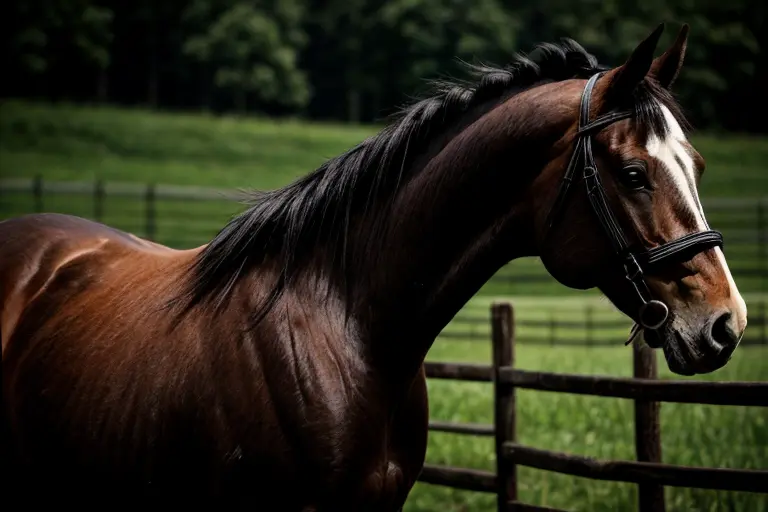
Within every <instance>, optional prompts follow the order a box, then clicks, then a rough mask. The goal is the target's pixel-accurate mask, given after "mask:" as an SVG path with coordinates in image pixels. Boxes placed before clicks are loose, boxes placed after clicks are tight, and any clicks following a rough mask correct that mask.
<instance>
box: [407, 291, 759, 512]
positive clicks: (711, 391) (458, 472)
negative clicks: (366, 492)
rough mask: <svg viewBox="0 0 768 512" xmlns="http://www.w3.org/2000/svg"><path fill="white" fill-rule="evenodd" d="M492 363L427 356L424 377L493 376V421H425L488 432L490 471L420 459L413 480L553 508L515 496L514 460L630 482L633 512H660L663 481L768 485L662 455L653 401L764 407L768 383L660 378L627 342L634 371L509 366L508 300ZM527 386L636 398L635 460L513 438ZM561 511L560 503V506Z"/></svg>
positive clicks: (509, 503)
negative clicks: (617, 373) (518, 394)
mask: <svg viewBox="0 0 768 512" xmlns="http://www.w3.org/2000/svg"><path fill="white" fill-rule="evenodd" d="M491 332H492V335H491V338H492V343H493V364H492V365H478V364H453V363H433V362H430V363H426V372H427V377H428V378H432V379H451V380H460V381H474V382H491V383H493V384H494V402H495V403H494V424H493V425H477V424H460V423H446V422H431V423H430V430H432V431H441V432H453V433H458V434H468V435H477V436H490V437H495V440H496V443H495V446H496V472H495V473H494V472H489V471H481V470H476V469H467V468H456V467H448V466H436V465H430V464H427V465H425V467H424V469H423V471H422V473H421V476H420V478H419V480H420V481H421V482H425V483H429V484H435V485H443V486H448V487H453V488H457V489H465V490H470V491H480V492H489V493H494V494H496V495H497V496H498V499H497V503H498V510H499V512H502V511H517V512H522V511H556V510H557V509H552V508H546V507H539V506H535V505H528V504H524V503H521V502H520V501H519V500H518V485H517V482H518V481H517V466H527V467H532V468H537V469H541V470H546V471H554V472H557V473H564V474H568V475H574V476H579V477H585V478H591V479H597V480H612V481H620V482H630V483H635V484H637V485H638V486H639V493H638V496H639V503H638V509H639V511H640V512H651V511H653V512H663V511H664V510H665V504H664V486H677V487H694V488H700V489H719V490H731V491H747V492H759V493H768V470H746V469H725V468H707V467H689V466H678V465H671V464H664V463H662V461H661V426H660V421H659V402H680V403H697V404H711V405H723V406H729V405H730V406H733V405H744V406H756V407H768V383H765V382H710V381H707V382H702V381H661V380H656V378H657V367H656V357H655V354H654V353H653V351H652V350H650V349H649V348H647V347H643V346H640V345H637V346H635V347H634V378H631V379H628V378H614V377H602V376H585V375H569V374H556V373H545V372H530V371H525V370H519V369H517V368H515V367H514V363H515V351H514V349H515V322H514V318H513V310H512V306H511V304H509V303H507V302H501V303H496V304H494V305H493V306H492V307H491ZM517 388H523V389H533V390H539V391H549V392H558V393H575V394H582V395H595V396H603V397H616V398H625V399H632V400H634V401H635V448H636V453H637V460H636V461H620V460H596V459H592V458H589V457H582V456H577V455H570V454H566V453H557V452H551V451H547V450H542V449H539V448H532V447H530V446H524V445H522V444H520V443H518V441H517V435H516V423H517V419H516V408H515V390H516V389H517ZM560 512H562V511H560Z"/></svg>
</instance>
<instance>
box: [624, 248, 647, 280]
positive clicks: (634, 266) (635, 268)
mask: <svg viewBox="0 0 768 512" xmlns="http://www.w3.org/2000/svg"><path fill="white" fill-rule="evenodd" d="M624 272H625V273H626V278H627V279H628V280H629V281H632V282H636V281H637V280H638V279H642V278H643V268H642V267H641V266H640V263H638V262H637V258H635V255H634V254H631V253H630V254H627V256H626V257H625V258H624Z"/></svg>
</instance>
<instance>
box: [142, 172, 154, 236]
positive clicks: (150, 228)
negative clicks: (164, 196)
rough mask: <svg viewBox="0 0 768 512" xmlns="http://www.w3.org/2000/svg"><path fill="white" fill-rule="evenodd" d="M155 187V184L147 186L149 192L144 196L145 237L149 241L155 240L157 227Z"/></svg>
mask: <svg viewBox="0 0 768 512" xmlns="http://www.w3.org/2000/svg"><path fill="white" fill-rule="evenodd" d="M155 195H156V194H155V185H154V184H153V183H150V184H149V185H147V191H146V194H145V196H144V201H145V203H146V204H145V206H146V210H145V219H144V220H145V227H144V236H146V237H147V240H152V241H154V240H155V226H156V216H157V214H156V213H157V212H156V211H155V210H156V209H155Z"/></svg>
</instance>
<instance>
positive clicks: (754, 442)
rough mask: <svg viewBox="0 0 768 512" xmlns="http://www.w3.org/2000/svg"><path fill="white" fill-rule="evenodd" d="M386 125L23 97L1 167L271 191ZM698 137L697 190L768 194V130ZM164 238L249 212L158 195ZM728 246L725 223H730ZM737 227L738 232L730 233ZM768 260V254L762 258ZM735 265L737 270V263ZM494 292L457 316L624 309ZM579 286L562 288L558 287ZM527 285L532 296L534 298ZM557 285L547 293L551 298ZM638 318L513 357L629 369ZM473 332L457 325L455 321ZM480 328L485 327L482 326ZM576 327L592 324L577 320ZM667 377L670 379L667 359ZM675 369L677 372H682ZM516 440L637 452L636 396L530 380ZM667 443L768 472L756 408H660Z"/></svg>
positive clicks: (115, 203) (475, 418)
mask: <svg viewBox="0 0 768 512" xmlns="http://www.w3.org/2000/svg"><path fill="white" fill-rule="evenodd" d="M374 132H375V127H349V126H341V125H331V124H314V123H304V122H298V121H284V122H277V121H271V120H260V119H235V118H214V117H210V116H204V115H196V114H194V115H193V114H156V113H149V112H144V111H134V110H124V109H115V108H98V109H96V108H77V107H71V106H58V107H50V106H45V105H31V104H25V103H18V102H3V103H2V104H0V172H1V173H2V177H27V178H28V177H32V176H34V175H38V174H39V175H41V176H43V177H44V178H45V179H46V180H53V181H59V180H69V181H93V180H96V179H101V180H105V181H107V182H112V181H119V182H138V183H147V182H157V183H167V184H178V185H200V186H213V187H218V188H229V187H233V188H234V187H246V188H259V189H269V188H274V187H279V186H281V185H284V184H286V183H287V182H289V181H290V180H292V179H294V178H296V177H298V176H300V175H302V174H305V173H306V172H309V171H310V170H312V169H314V168H315V167H317V166H319V165H320V164H321V163H322V162H323V161H324V160H325V159H327V158H329V157H332V156H334V155H337V154H339V153H340V152H342V151H344V150H345V149H347V148H349V147H351V146H352V145H354V144H355V143H357V142H359V141H360V140H362V139H363V138H364V137H366V136H368V135H371V134H372V133H374ZM694 144H695V145H696V147H697V148H698V149H699V150H700V151H701V153H702V154H703V155H704V157H705V158H706V159H707V162H708V169H707V172H706V176H705V178H704V180H703V182H702V186H701V192H702V196H703V197H704V203H705V205H706V201H707V198H710V197H712V198H714V197H743V198H750V197H751V198H754V197H761V196H765V195H768V173H766V172H764V169H763V167H764V163H765V162H766V161H768V141H766V139H759V138H749V137H733V136H707V135H701V136H697V137H695V138H694ZM44 201H45V209H46V210H48V211H62V212H67V213H73V214H78V215H83V216H86V217H92V216H93V213H94V205H93V202H92V198H89V197H69V196H46V197H45V198H44ZM157 208H158V225H157V237H158V239H159V240H160V241H161V242H164V243H168V244H170V245H173V246H177V247H190V246H193V245H197V244H200V243H204V242H205V241H207V240H208V239H209V238H210V237H211V236H213V234H215V232H216V231H217V230H218V228H219V227H221V226H222V225H223V224H224V222H225V221H226V219H227V217H228V216H230V215H231V214H233V213H235V212H236V211H238V209H239V207H238V205H237V204H234V203H231V202H225V201H211V202H200V203H190V202H187V201H159V202H158V204H157ZM33 210H34V205H33V203H32V199H31V197H29V196H10V195H0V218H3V217H7V216H10V215H16V214H19V213H26V212H30V211H33ZM143 219H144V205H143V204H142V203H141V202H140V201H137V200H135V199H128V198H108V200H107V201H106V203H105V205H104V212H103V217H102V220H103V221H104V222H106V223H107V224H110V225H113V226H116V227H119V228H122V229H127V230H130V231H133V232H136V233H137V234H142V233H143V229H144V221H143ZM714 219H715V220H712V218H710V221H711V223H712V224H713V227H720V224H722V225H726V226H731V227H732V229H733V230H734V231H732V232H734V233H735V232H736V231H738V230H739V229H742V228H744V227H749V226H753V225H754V217H751V216H749V215H742V214H733V213H728V214H725V213H723V214H716V215H715V216H714ZM721 229H723V231H724V232H726V241H727V240H728V236H729V235H728V233H729V232H728V231H727V230H726V229H725V228H721ZM729 229H730V228H729ZM728 247H729V248H728V250H727V254H728V258H729V262H732V261H736V262H738V263H740V264H741V263H743V264H745V265H747V264H749V265H753V264H754V263H755V260H754V255H755V246H753V245H750V244H743V245H737V246H730V245H729V246H728ZM758 263H760V264H762V262H758ZM731 266H732V267H733V266H734V265H733V264H731ZM511 267H513V268H512V270H511V271H510V272H511V273H512V275H514V272H520V273H523V272H543V269H542V267H541V265H540V263H539V262H538V261H536V260H535V259H525V260H521V261H518V262H515V263H513V265H511ZM737 282H738V284H739V286H740V288H742V289H743V290H745V291H747V292H749V294H748V295H747V300H748V302H749V303H750V307H752V305H753V304H755V303H756V301H757V300H758V299H765V297H764V295H761V290H762V286H763V285H762V283H759V282H757V281H749V280H740V279H739V278H737ZM484 292H485V294H486V296H479V297H476V298H475V299H473V300H472V301H471V302H470V303H469V304H468V305H467V306H466V308H465V309H464V311H462V313H461V315H467V316H470V315H471V316H488V307H489V303H490V301H491V300H492V296H493V295H508V296H512V297H513V300H514V302H515V307H516V309H515V311H516V316H517V318H520V319H546V318H549V317H550V316H551V315H552V314H556V315H557V318H558V319H559V320H562V319H571V320H579V321H580V319H582V318H583V314H584V309H585V305H586V304H587V303H590V304H593V305H594V308H595V315H596V319H598V320H599V319H603V318H604V319H609V318H610V319H614V320H615V319H617V318H618V319H620V318H622V317H621V315H619V314H618V313H617V312H616V311H615V310H614V309H613V308H612V307H611V306H610V304H608V303H607V301H606V300H605V299H602V298H599V297H598V296H597V292H578V291H571V290H567V289H565V288H564V287H562V286H561V285H559V284H557V283H556V282H554V280H550V281H548V282H546V283H545V284H543V285H542V284H536V285H526V284H521V285H508V284H505V285H504V286H501V285H494V286H489V287H486V289H484ZM565 294H567V295H569V296H568V297H563V296H562V295H565ZM523 295H524V296H523ZM547 295H551V297H547ZM628 328H629V323H627V325H626V328H624V327H617V328H615V329H612V330H606V331H603V332H602V334H600V337H601V338H604V339H605V340H615V345H614V346H601V347H594V348H587V347H565V346H552V347H550V346H541V345H536V344H525V343H523V344H520V345H519V347H518V349H517V361H518V364H517V366H518V367H521V368H525V369H531V370H546V371H561V372H573V373H584V374H604V375H616V376H629V375H630V374H631V349H629V348H626V347H624V346H623V343H622V342H623V341H624V339H625V338H624V337H625V336H626V334H627V332H628ZM451 329H457V330H458V329H463V327H457V326H455V325H451V326H449V327H448V329H447V331H448V330H451ZM487 331H488V328H487V326H480V327H478V336H481V335H482V333H484V332H487ZM564 334H566V335H569V336H571V337H578V336H581V335H583V331H581V330H579V329H572V330H571V331H570V332H568V333H564ZM518 335H519V337H520V338H527V339H530V340H534V341H535V340H544V339H546V338H547V336H549V332H548V331H547V330H546V329H544V328H534V327H531V328H520V329H519V331H518ZM428 359H429V360H433V361H465V362H482V363H487V362H489V361H490V341H462V340H448V339H438V341H437V342H436V343H435V345H434V347H433V348H432V350H431V351H430V353H429V356H428ZM659 362H660V365H659V366H660V368H661V369H662V374H663V376H664V377H671V375H669V372H667V371H666V363H664V361H663V357H662V358H660V361H659ZM675 378H679V377H675ZM703 378H708V379H717V380H761V381H765V380H768V348H766V347H746V346H745V347H742V348H740V349H739V350H738V351H737V353H736V355H735V356H734V358H733V360H732V361H731V362H730V363H729V364H728V365H727V366H726V367H725V368H724V369H723V370H721V371H719V372H717V373H715V374H714V375H709V376H705V377H703ZM429 388H430V411H431V415H432V417H433V418H434V419H441V420H450V421H465V422H481V423H489V422H491V420H492V410H493V409H492V390H491V387H490V386H489V385H485V384H470V383H454V382H445V381H438V382H430V383H429ZM518 432H519V438H520V441H521V442H523V443H525V444H529V445H532V446H535V447H540V448H545V449H551V450H562V451H568V452H572V453H576V454H583V455H590V456H594V457H599V458H628V459H631V458H633V450H634V444H633V412H632V404H631V402H629V401H626V400H620V399H611V398H592V397H580V396H571V395H564V394H547V393H542V392H533V391H520V392H519V394H518ZM662 441H663V457H664V461H665V462H669V463H676V464H690V465H702V466H704V465H708V466H717V467H733V468H762V469H765V468H768V412H766V410H765V409H757V408H745V407H714V406H703V405H701V406H700V405H686V404H664V405H663V406H662ZM427 458H428V460H429V461H430V462H432V463H439V464H450V465H459V466H466V467H475V468H486V469H492V468H493V467H494V459H493V442H492V440H490V439H478V438H471V437H466V436H457V435H454V434H442V433H435V434H431V435H430V440H429V451H428V455H427ZM519 482H520V490H521V498H522V500H524V501H527V502H530V503H535V504H540V505H550V506H555V507H560V508H565V509H567V510H573V511H603V510H605V511H609V510H610V511H624V510H628V511H631V510H635V503H636V496H635V487H634V486H632V485H627V484H618V483H616V484H614V483H605V482H593V481H590V480H586V479H579V478H572V477H567V476H562V475H554V474H549V473H545V472H540V471H535V470H527V469H525V468H523V469H521V470H520V472H519ZM666 496H667V503H668V509H669V510H674V511H694V510H695V511H719V510H723V511H726V510H728V511H732V510H735V511H744V512H747V511H749V512H752V511H756V512H759V511H768V499H766V496H765V495H753V494H748V493H725V492H724V493H718V492H713V491H696V490H687V489H674V488H670V489H668V490H667V494H666ZM493 507H494V500H493V498H492V497H491V496H486V495H482V494H479V493H469V492H461V491H451V490H448V489H443V488H439V487H434V486H429V485H426V484H419V485H417V487H416V488H415V489H414V491H413V493H412V496H411V498H410V500H409V502H408V504H407V506H406V511H408V512H433V511H441V512H453V511H456V512H458V511H481V512H483V511H490V510H493V509H494V508H493Z"/></svg>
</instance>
